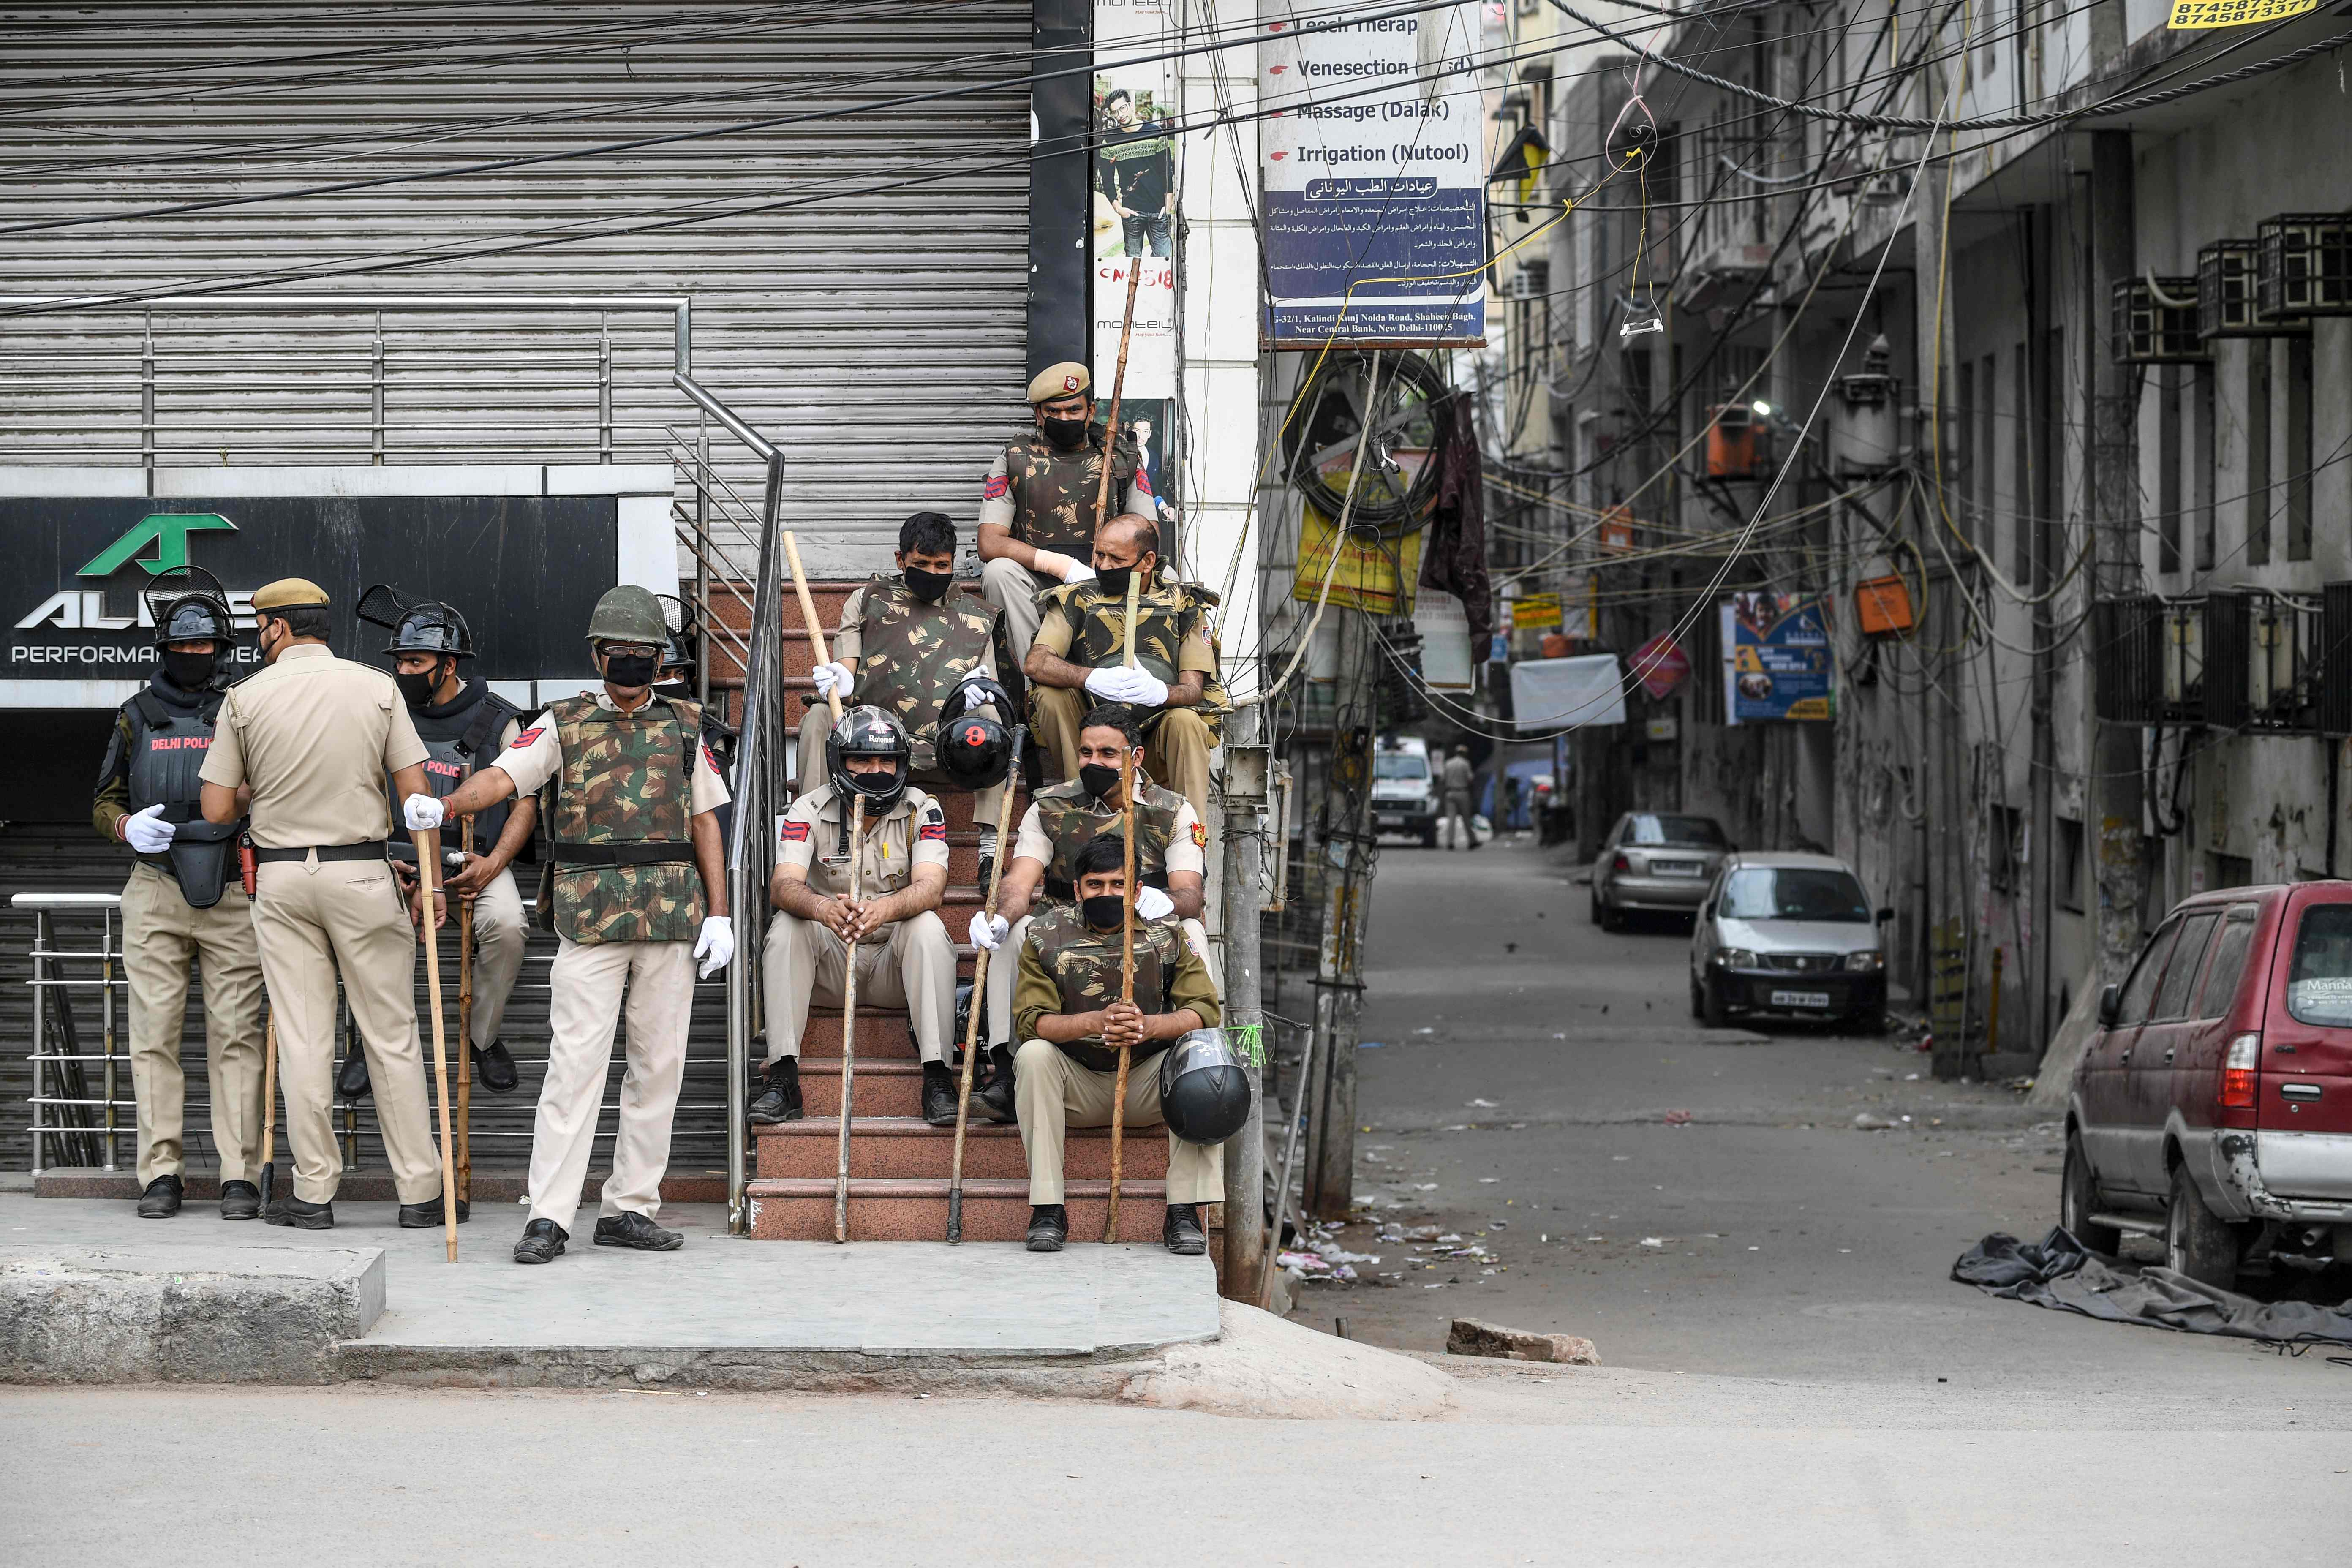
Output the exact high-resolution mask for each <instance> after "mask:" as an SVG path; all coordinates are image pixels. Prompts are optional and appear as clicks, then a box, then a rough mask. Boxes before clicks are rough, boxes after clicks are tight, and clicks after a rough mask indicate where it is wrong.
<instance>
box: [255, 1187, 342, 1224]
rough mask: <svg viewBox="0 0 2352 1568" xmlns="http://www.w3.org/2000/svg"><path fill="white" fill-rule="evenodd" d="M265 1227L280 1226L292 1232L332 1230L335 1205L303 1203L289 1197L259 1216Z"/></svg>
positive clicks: (279, 1200) (270, 1206)
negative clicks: (288, 1228) (287, 1227)
mask: <svg viewBox="0 0 2352 1568" xmlns="http://www.w3.org/2000/svg"><path fill="white" fill-rule="evenodd" d="M261 1218H262V1223H264V1224H265V1225H282V1226H289V1227H290V1228H292V1229H294V1230H332V1229H334V1228H335V1205H333V1204H332V1203H331V1202H329V1203H323V1204H313V1203H305V1202H303V1201H302V1200H301V1199H300V1198H298V1197H294V1196H291V1195H290V1194H289V1196H286V1197H282V1198H280V1199H278V1201H277V1202H276V1203H274V1204H272V1205H269V1212H268V1214H266V1215H262V1216H261Z"/></svg>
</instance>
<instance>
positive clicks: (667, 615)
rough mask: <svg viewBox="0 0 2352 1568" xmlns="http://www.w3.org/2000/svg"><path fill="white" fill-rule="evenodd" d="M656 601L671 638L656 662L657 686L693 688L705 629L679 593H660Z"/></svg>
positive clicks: (664, 639)
mask: <svg viewBox="0 0 2352 1568" xmlns="http://www.w3.org/2000/svg"><path fill="white" fill-rule="evenodd" d="M654 602H655V603H656V604H657V605H660V606H661V613H662V624H663V625H664V626H667V627H668V628H669V635H668V636H667V637H664V638H663V639H662V649H661V653H660V655H659V656H658V657H657V658H656V660H655V662H654V682H655V684H656V685H669V684H675V685H679V686H684V687H687V688H688V689H692V687H693V685H694V670H695V659H694V649H695V648H696V647H698V645H699V644H700V643H701V640H702V637H701V630H700V628H699V627H698V626H697V625H696V623H695V616H694V611H693V610H692V609H691V608H689V607H688V605H687V603H686V601H685V600H683V599H681V598H679V597H678V596H677V595H675V594H656V595H654Z"/></svg>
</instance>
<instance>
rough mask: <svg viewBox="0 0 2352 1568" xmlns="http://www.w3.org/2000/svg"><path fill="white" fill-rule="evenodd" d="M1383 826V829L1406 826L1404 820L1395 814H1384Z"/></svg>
mask: <svg viewBox="0 0 2352 1568" xmlns="http://www.w3.org/2000/svg"><path fill="white" fill-rule="evenodd" d="M1381 826H1382V827H1402V826H1404V818H1403V817H1402V816H1397V815H1395V814H1394V813H1393V812H1382V813H1381Z"/></svg>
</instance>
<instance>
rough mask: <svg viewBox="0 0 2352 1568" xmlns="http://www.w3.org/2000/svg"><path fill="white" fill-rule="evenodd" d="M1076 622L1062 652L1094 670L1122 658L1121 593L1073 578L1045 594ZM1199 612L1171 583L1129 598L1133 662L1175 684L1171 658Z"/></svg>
mask: <svg viewBox="0 0 2352 1568" xmlns="http://www.w3.org/2000/svg"><path fill="white" fill-rule="evenodd" d="M1045 603H1046V604H1047V605H1054V606H1057V607H1059V608H1060V609H1061V611H1062V613H1063V614H1065V615H1066V616H1067V617H1068V618H1069V619H1070V620H1072V621H1073V622H1075V623H1076V626H1077V631H1076V633H1075V634H1074V635H1073V636H1072V637H1071V638H1070V651H1069V653H1068V655H1067V656H1066V657H1067V658H1068V659H1069V661H1070V662H1071V663H1072V664H1075V665H1076V666H1078V667H1079V668H1082V669H1100V668H1104V667H1106V666H1108V665H1113V664H1118V663H1121V662H1123V661H1124V660H1125V658H1127V598H1126V596H1125V595H1110V594H1106V593H1103V592H1101V591H1100V590H1099V589H1097V587H1096V586H1095V585H1094V584H1092V583H1073V584H1069V585H1067V586H1066V587H1061V588H1056V589H1055V590H1054V591H1053V592H1051V593H1049V594H1047V595H1045ZM1198 615H1199V612H1198V611H1196V610H1194V609H1193V608H1192V604H1191V603H1190V601H1188V600H1187V599H1185V598H1184V597H1183V595H1181V593H1180V592H1179V591H1178V590H1177V589H1175V588H1173V587H1171V586H1170V585H1169V584H1165V583H1162V584H1156V585H1154V586H1152V587H1150V588H1147V589H1145V590H1144V591H1143V593H1142V594H1141V595H1139V597H1138V598H1137V599H1136V602H1135V662H1136V663H1137V664H1138V665H1139V666H1140V667H1142V668H1145V669H1148V670H1150V672H1151V673H1152V674H1154V675H1156V676H1158V677H1159V678H1160V679H1162V680H1164V681H1166V682H1167V683H1168V684H1169V685H1171V686H1173V685H1175V684H1176V661H1177V657H1178V654H1179V653H1180V651H1181V649H1182V648H1183V646H1184V637H1185V634H1186V633H1188V632H1190V631H1191V630H1192V627H1193V623H1194V621H1195V619H1196V618H1197V616H1198Z"/></svg>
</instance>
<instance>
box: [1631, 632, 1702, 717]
mask: <svg viewBox="0 0 2352 1568" xmlns="http://www.w3.org/2000/svg"><path fill="white" fill-rule="evenodd" d="M1625 662H1626V664H1627V665H1628V666H1630V667H1631V668H1632V669H1633V678H1634V679H1637V680H1639V681H1640V682H1641V683H1642V689H1643V690H1644V691H1646V692H1648V693H1649V694H1650V699H1651V700H1652V701H1654V702H1663V701H1664V700H1666V699H1667V698H1669V697H1672V696H1673V695H1674V694H1675V692H1677V691H1679V690H1681V689H1682V685H1683V682H1684V681H1685V680H1688V679H1690V672H1691V662H1690V655H1688V654H1686V653H1685V652H1684V651H1683V649H1682V645H1681V644H1680V643H1678V642H1676V641H1675V634H1674V633H1672V632H1670V631H1665V632H1660V633H1659V634H1658V635H1657V636H1656V637H1652V638H1651V639H1650V640H1649V641H1648V642H1645V643H1643V645H1642V646H1641V647H1637V648H1635V649H1634V650H1633V658H1629V659H1627V660H1626V661H1625Z"/></svg>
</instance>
